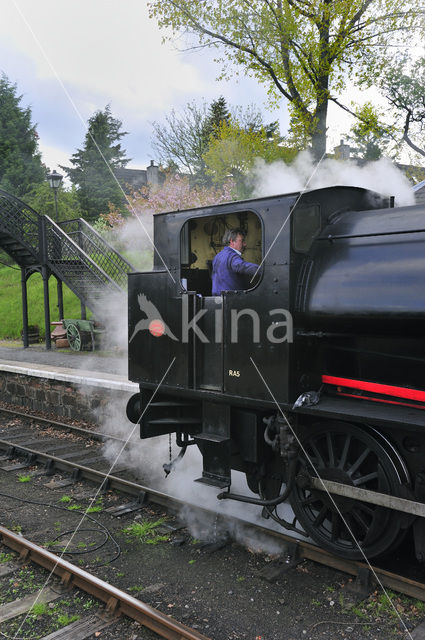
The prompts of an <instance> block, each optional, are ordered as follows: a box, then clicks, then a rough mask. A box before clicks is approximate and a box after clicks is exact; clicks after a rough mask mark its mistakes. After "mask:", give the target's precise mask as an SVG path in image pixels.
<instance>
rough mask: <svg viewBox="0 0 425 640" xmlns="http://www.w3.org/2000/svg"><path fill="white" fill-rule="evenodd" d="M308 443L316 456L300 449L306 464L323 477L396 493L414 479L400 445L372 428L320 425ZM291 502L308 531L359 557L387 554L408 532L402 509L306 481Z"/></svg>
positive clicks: (344, 553) (340, 551)
mask: <svg viewBox="0 0 425 640" xmlns="http://www.w3.org/2000/svg"><path fill="white" fill-rule="evenodd" d="M303 446H304V449H305V451H306V452H308V455H309V456H310V459H307V460H305V459H304V458H303V457H302V455H301V454H300V467H301V468H304V469H305V470H306V471H307V472H308V473H310V474H311V475H319V477H321V478H323V480H331V481H334V482H339V483H341V484H344V485H347V486H349V487H350V486H361V487H362V488H365V489H370V490H372V491H373V490H375V491H380V492H382V493H386V494H388V495H392V494H396V493H397V490H398V487H399V486H400V484H403V483H406V484H409V478H408V476H407V473H405V465H404V462H403V460H402V459H401V457H400V456H399V454H398V453H397V451H396V449H395V448H394V447H393V446H392V445H391V444H390V443H389V442H388V441H387V440H386V439H385V438H384V437H382V436H381V434H380V433H379V432H377V431H375V430H374V429H372V428H370V427H367V426H364V427H360V426H357V425H350V424H346V423H338V422H335V423H331V424H330V425H329V426H327V425H324V424H323V425H315V428H314V429H313V430H312V431H311V432H310V433H309V434H308V435H306V437H305V438H304V442H303ZM316 462H317V463H318V464H317V466H316V464H315V463H316ZM313 467H314V468H313ZM315 471H317V473H315ZM291 503H292V508H293V510H294V513H295V516H296V518H297V519H298V521H299V523H300V524H301V526H302V527H303V528H304V529H305V531H306V533H308V534H309V535H310V536H311V537H312V538H313V539H314V540H315V541H316V542H318V544H320V545H321V546H323V547H325V548H326V549H327V550H328V551H331V552H332V553H335V554H337V555H341V556H343V557H346V558H350V559H353V560H357V559H361V558H362V557H363V554H364V555H366V556H367V557H371V558H372V557H374V556H377V555H382V554H383V553H385V552H386V551H387V550H389V549H392V548H393V547H394V546H395V544H397V543H398V542H399V541H401V539H402V538H403V535H404V532H405V529H403V528H402V526H401V525H402V518H401V516H400V514H399V513H397V512H394V511H391V510H390V509H387V508H383V507H379V506H376V505H373V504H365V503H362V502H358V501H356V499H354V498H351V497H347V496H339V495H332V494H330V495H328V494H326V493H325V492H323V491H314V490H312V489H311V488H309V487H303V486H302V484H301V485H300V486H298V485H296V486H295V487H294V490H293V492H292V495H291Z"/></svg>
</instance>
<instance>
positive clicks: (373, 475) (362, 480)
mask: <svg viewBox="0 0 425 640" xmlns="http://www.w3.org/2000/svg"><path fill="white" fill-rule="evenodd" d="M377 478H378V472H377V471H372V473H369V474H367V475H366V476H361V477H360V478H356V479H355V480H353V484H354V486H355V487H359V486H360V485H361V484H367V483H368V482H370V481H371V480H376V479H377Z"/></svg>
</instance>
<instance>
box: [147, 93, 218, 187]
mask: <svg viewBox="0 0 425 640" xmlns="http://www.w3.org/2000/svg"><path fill="white" fill-rule="evenodd" d="M207 117H208V114H207V105H206V104H205V103H203V104H202V105H201V106H198V105H197V104H196V103H195V102H189V103H188V104H187V105H186V106H185V107H184V108H183V109H182V111H181V112H180V113H177V112H176V110H175V109H172V110H171V112H170V114H169V115H167V116H165V123H161V122H154V123H153V130H154V135H153V138H152V147H153V148H154V149H155V151H156V152H157V154H158V159H159V160H160V162H162V163H163V164H165V165H167V166H169V167H171V166H177V167H178V168H181V169H182V170H183V171H184V172H186V173H188V174H189V175H191V176H196V174H198V173H203V171H204V161H203V160H202V156H203V154H204V153H205V151H206V142H205V136H204V126H205V122H206V120H207Z"/></svg>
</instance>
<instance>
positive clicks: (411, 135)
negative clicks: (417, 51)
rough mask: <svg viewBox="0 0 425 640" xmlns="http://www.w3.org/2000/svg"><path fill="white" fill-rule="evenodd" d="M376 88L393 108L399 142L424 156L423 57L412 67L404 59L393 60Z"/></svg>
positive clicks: (424, 73) (424, 91) (400, 57)
mask: <svg viewBox="0 0 425 640" xmlns="http://www.w3.org/2000/svg"><path fill="white" fill-rule="evenodd" d="M379 84H380V86H381V89H382V91H383V93H384V95H385V96H386V98H387V100H388V101H389V103H390V104H391V106H392V107H393V110H394V115H395V119H396V122H397V125H396V126H397V127H398V130H399V133H400V137H401V139H402V140H403V141H404V142H405V143H406V144H407V145H408V146H409V147H410V148H411V149H413V151H415V152H416V153H419V154H420V155H422V156H425V57H423V58H418V59H417V60H416V61H415V62H414V63H412V64H411V63H409V60H408V58H407V56H406V55H404V56H399V57H397V58H396V60H395V61H394V63H393V64H390V65H388V66H387V69H386V73H385V74H384V75H383V76H382V77H381V78H380V80H379Z"/></svg>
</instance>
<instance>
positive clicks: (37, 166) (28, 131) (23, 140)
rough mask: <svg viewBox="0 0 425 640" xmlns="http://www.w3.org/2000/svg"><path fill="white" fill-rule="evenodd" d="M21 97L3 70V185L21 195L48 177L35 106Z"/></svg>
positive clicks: (0, 139)
mask: <svg viewBox="0 0 425 640" xmlns="http://www.w3.org/2000/svg"><path fill="white" fill-rule="evenodd" d="M21 100H22V96H20V95H18V94H17V87H16V84H12V83H11V82H10V81H9V79H8V78H7V76H6V75H4V74H3V75H2V76H1V77H0V189H4V190H5V191H8V192H9V193H11V194H12V195H15V196H17V197H23V196H24V195H25V194H26V193H27V192H28V191H29V190H30V189H31V188H32V187H33V186H34V185H36V184H39V183H40V182H43V180H45V179H46V170H45V167H44V166H43V163H42V161H41V155H40V153H39V151H38V135H37V131H36V128H35V125H33V124H32V122H31V109H30V107H27V108H23V107H22V106H20V102H21Z"/></svg>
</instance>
